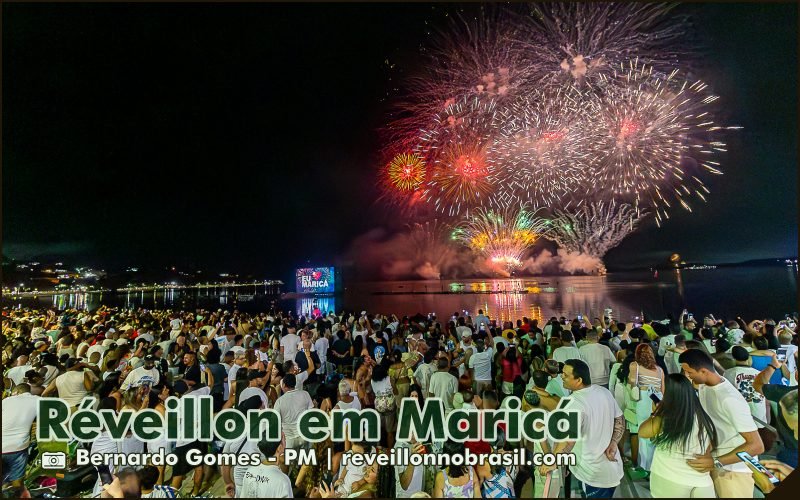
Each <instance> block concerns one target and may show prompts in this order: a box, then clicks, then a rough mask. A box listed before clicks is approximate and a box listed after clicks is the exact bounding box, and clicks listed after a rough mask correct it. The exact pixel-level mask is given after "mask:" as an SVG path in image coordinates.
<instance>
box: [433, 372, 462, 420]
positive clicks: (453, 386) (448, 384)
mask: <svg viewBox="0 0 800 500" xmlns="http://www.w3.org/2000/svg"><path fill="white" fill-rule="evenodd" d="M457 391H458V379H457V378H455V377H454V376H452V375H450V373H448V372H440V371H437V372H435V373H434V374H433V375H431V379H430V381H429V382H428V393H433V396H434V397H436V398H440V399H441V400H442V402H443V403H444V410H445V412H448V413H449V412H450V411H451V410H452V409H453V395H455V393H456V392H457Z"/></svg>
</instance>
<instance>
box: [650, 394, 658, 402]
mask: <svg viewBox="0 0 800 500" xmlns="http://www.w3.org/2000/svg"><path fill="white" fill-rule="evenodd" d="M650 399H652V400H653V403H655V404H658V403H660V402H661V398H659V397H658V396H656V395H655V394H650Z"/></svg>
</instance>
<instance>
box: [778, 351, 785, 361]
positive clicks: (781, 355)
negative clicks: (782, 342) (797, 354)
mask: <svg viewBox="0 0 800 500" xmlns="http://www.w3.org/2000/svg"><path fill="white" fill-rule="evenodd" d="M786 352H787V349H778V353H777V354H778V355H777V357H778V361H780V362H781V363H783V362H784V361H786Z"/></svg>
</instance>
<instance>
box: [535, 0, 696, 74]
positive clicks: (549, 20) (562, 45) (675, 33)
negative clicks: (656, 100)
mask: <svg viewBox="0 0 800 500" xmlns="http://www.w3.org/2000/svg"><path fill="white" fill-rule="evenodd" d="M674 7H675V5H674V4H657V3H639V2H615V3H612V2H604V3H596V2H563V3H549V2H548V3H535V4H532V5H531V15H530V16H529V20H530V21H529V25H528V27H529V28H530V32H528V33H526V36H525V37H524V38H523V39H522V40H521V41H520V42H521V45H522V46H523V47H524V50H525V51H526V53H527V56H528V60H529V61H530V67H529V71H528V73H529V74H535V75H536V76H535V78H536V79H537V80H539V81H541V82H542V83H545V84H553V83H557V84H579V85H583V84H586V85H594V84H595V83H597V81H598V78H600V77H602V75H604V74H607V73H608V72H610V71H611V70H612V69H613V68H614V67H615V66H618V65H619V64H621V63H624V62H627V61H629V60H633V59H635V58H639V59H640V60H642V61H644V62H645V63H647V64H648V65H650V66H654V67H656V68H657V69H659V70H663V71H665V72H669V71H671V69H672V68H673V67H675V65H677V64H679V63H682V62H683V61H684V59H685V58H686V57H687V56H688V55H689V52H688V51H687V50H686V49H685V47H686V46H687V44H686V42H685V39H686V37H687V35H688V33H687V29H686V26H687V23H686V22H685V17H684V16H674V15H672V12H671V11H672V9H673V8H674Z"/></svg>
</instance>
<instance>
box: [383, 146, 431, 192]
mask: <svg viewBox="0 0 800 500" xmlns="http://www.w3.org/2000/svg"><path fill="white" fill-rule="evenodd" d="M386 176H387V178H388V179H387V180H388V182H389V185H390V186H391V187H392V188H393V189H397V190H399V191H403V192H407V191H414V190H416V189H417V188H418V187H420V186H421V185H422V183H423V182H424V181H425V160H423V159H422V158H420V157H419V156H418V155H416V154H414V153H400V154H398V155H397V156H395V157H394V158H392V161H391V162H389V165H387V167H386Z"/></svg>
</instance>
